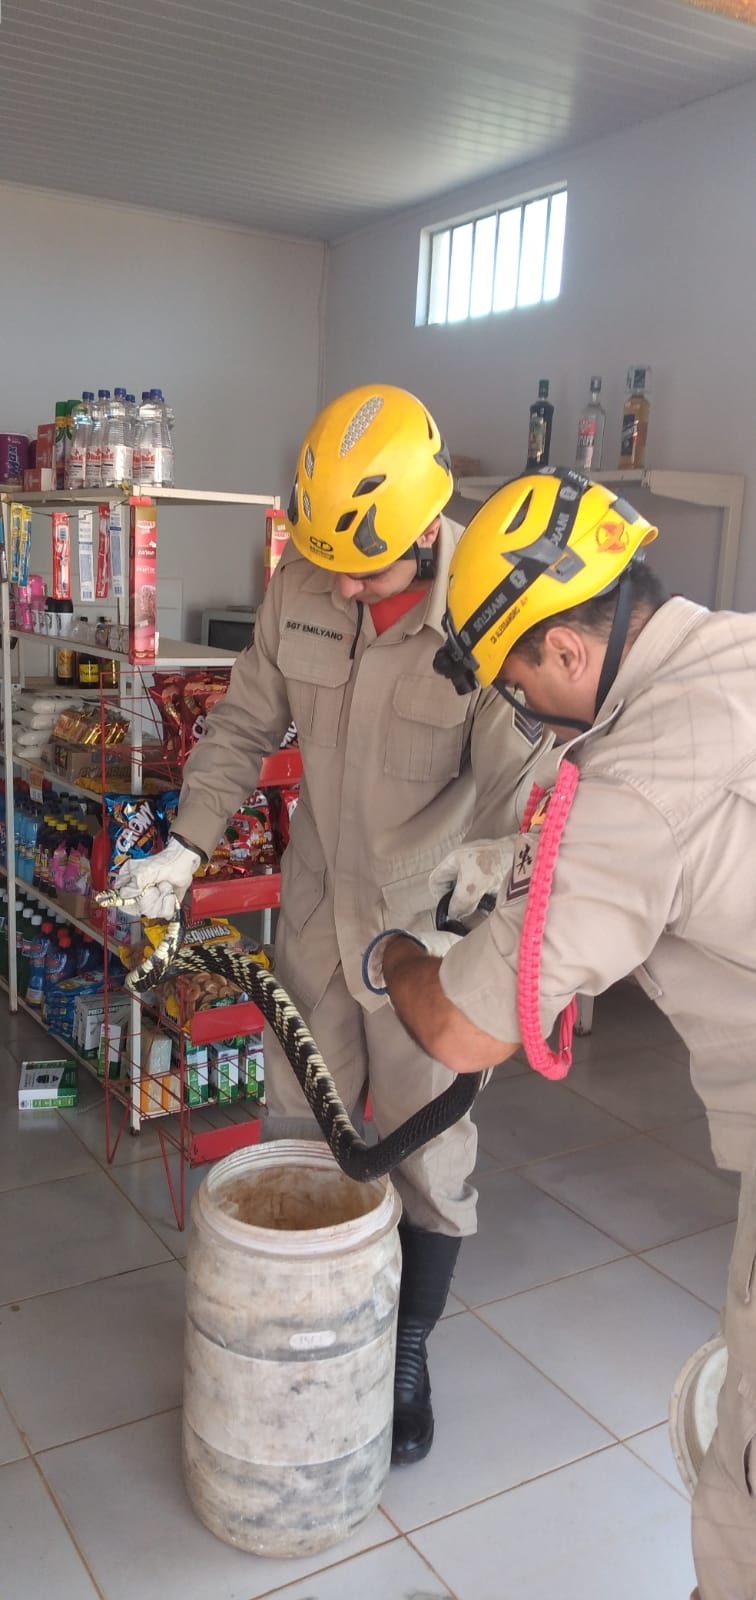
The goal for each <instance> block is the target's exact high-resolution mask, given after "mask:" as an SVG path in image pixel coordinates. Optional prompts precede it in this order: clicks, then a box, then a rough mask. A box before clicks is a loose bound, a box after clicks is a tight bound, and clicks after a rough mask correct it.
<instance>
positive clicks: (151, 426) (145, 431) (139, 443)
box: [134, 389, 173, 487]
mask: <svg viewBox="0 0 756 1600" xmlns="http://www.w3.org/2000/svg"><path fill="white" fill-rule="evenodd" d="M134 455H135V458H136V461H137V463H138V468H139V478H138V480H137V469H136V467H135V469H134V481H135V482H136V481H139V482H140V483H142V484H144V486H145V487H158V486H161V485H162V486H164V487H171V485H172V484H173V444H172V442H171V432H170V428H169V426H168V418H167V415H166V408H165V401H164V399H163V395H162V391H161V390H160V389H151V390H150V391H149V393H147V392H146V391H145V393H144V394H143V396H142V404H141V406H140V407H139V424H138V427H137V438H136V444H135V447H134Z"/></svg>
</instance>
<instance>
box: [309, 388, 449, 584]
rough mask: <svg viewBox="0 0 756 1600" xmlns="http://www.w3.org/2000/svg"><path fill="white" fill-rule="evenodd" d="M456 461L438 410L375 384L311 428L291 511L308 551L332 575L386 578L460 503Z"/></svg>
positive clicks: (330, 409) (353, 392) (330, 408)
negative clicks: (450, 504)
mask: <svg viewBox="0 0 756 1600" xmlns="http://www.w3.org/2000/svg"><path fill="white" fill-rule="evenodd" d="M453 489H454V481H453V478H452V469H451V458H450V455H449V451H448V449H447V447H446V445H445V444H444V441H443V439H442V438H441V435H440V433H439V431H438V428H437V426H436V423H435V422H434V420H433V418H432V416H431V414H430V412H429V411H427V410H426V408H425V406H424V405H423V404H422V401H420V400H418V399H416V397H415V395H413V394H409V393H408V392H407V390H406V389H397V388H393V387H392V386H391V385H388V384H365V385H363V386H362V387H361V388H359V389H350V390H349V391H348V392H347V393H346V394H342V395H340V396H339V397H338V399H336V400H332V401H331V402H330V404H329V405H327V406H326V407H325V408H324V410H323V411H321V412H320V414H319V415H318V416H317V417H316V418H315V421H314V422H313V424H312V426H311V427H310V428H309V429H308V432H307V434H306V435H305V439H304V441H303V444H302V448H301V450H300V452H299V460H298V463H297V473H296V478H295V480H294V487H293V489H292V492H291V499H290V501H289V505H288V510H287V513H286V515H287V523H288V529H289V534H290V537H291V539H292V541H293V543H294V544H295V546H296V548H297V550H298V551H299V552H300V555H303V556H306V557H307V559H308V561H312V562H314V563H315V565H316V566H317V567H324V568H325V569H326V570H327V571H329V572H347V573H351V574H353V575H355V576H357V575H358V574H362V573H365V574H369V573H375V572H380V571H381V570H382V569H383V568H384V567H389V566H391V565H392V563H393V562H394V561H399V560H400V559H401V558H402V557H403V556H407V555H410V554H415V553H416V551H415V542H416V540H417V539H419V538H420V535H421V534H422V533H424V532H425V530H426V528H428V527H429V526H430V524H431V523H432V522H433V520H434V518H435V517H437V516H438V513H439V512H440V511H442V510H443V508H444V506H445V505H446V504H447V501H448V500H449V499H450V498H451V495H452V492H453Z"/></svg>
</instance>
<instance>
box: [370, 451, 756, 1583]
mask: <svg viewBox="0 0 756 1600" xmlns="http://www.w3.org/2000/svg"><path fill="white" fill-rule="evenodd" d="M656 532H657V530H656V529H655V528H652V527H651V526H649V524H648V523H646V522H644V520H643V518H642V517H639V516H638V514H637V513H636V512H635V511H634V510H633V509H632V508H631V507H630V506H628V505H627V504H626V503H625V502H624V501H622V500H618V499H616V498H615V496H614V495H613V494H611V492H610V491H609V490H607V489H605V488H603V487H602V486H600V485H598V484H591V483H590V482H589V481H588V480H587V479H584V478H582V477H581V476H580V475H579V474H577V473H575V472H560V471H548V470H546V471H544V472H543V473H539V474H534V475H533V476H530V477H523V478H519V479H515V480H514V482H512V483H509V484H506V485H505V486H504V487H503V488H502V489H501V490H500V491H499V492H498V493H496V494H495V495H493V497H492V498H491V500H490V501H489V502H488V503H487V504H486V505H485V506H483V507H482V509H481V510H480V512H478V513H477V515H476V516H475V517H474V518H473V520H472V522H471V523H470V526H469V527H468V529H467V531H466V533H465V534H464V535H463V537H462V539H461V540H460V542H459V544H458V546H457V548H456V551H455V553H454V556H453V558H452V562H451V566H450V570H449V594H448V609H447V615H446V630H447V643H446V645H445V646H444V647H443V649H442V651H441V652H440V653H439V657H438V659H437V670H439V671H440V672H441V673H442V674H443V675H444V676H445V677H446V678H447V680H448V679H451V680H452V681H453V682H455V684H456V686H457V688H458V690H459V692H460V693H461V694H465V693H468V692H473V691H475V690H476V689H479V688H480V687H481V686H486V685H494V686H495V687H496V688H497V689H498V690H500V691H501V693H502V695H503V696H505V697H507V698H510V697H512V696H514V697H515V698H517V697H518V696H520V695H522V694H523V692H524V696H525V699H526V701H527V704H528V707H529V709H530V711H531V713H532V714H534V715H536V716H538V717H540V718H542V719H543V721H544V722H546V723H548V724H550V725H551V726H552V727H554V728H555V729H556V730H557V731H558V733H559V735H560V737H561V739H562V740H563V741H566V742H563V743H562V744H561V745H560V746H559V747H558V748H557V749H555V750H554V751H552V752H551V753H550V754H546V755H545V756H544V757H543V758H542V760H541V761H540V762H539V764H538V770H537V777H538V783H539V787H538V789H537V790H536V791H535V792H534V794H533V797H532V803H531V804H530V805H529V807H528V814H527V817H526V831H524V832H523V836H522V841H521V843H520V844H519V845H518V847H517V848H516V850H515V857H514V861H513V865H512V869H511V872H510V874H509V876H508V878H507V879H506V881H505V882H504V883H503V884H502V886H501V888H500V889H499V884H498V883H497V884H495V885H494V887H495V888H496V889H499V892H498V898H497V900H496V904H495V907H494V909H493V911H492V913H491V916H490V918H489V919H488V920H487V921H486V922H485V923H483V924H480V925H478V926H476V927H475V928H474V929H473V931H472V932H470V934H469V935H468V937H467V938H466V939H462V940H460V941H459V942H458V943H457V944H456V945H455V946H454V948H453V949H452V950H451V951H450V952H449V953H448V954H447V955H446V956H445V957H444V958H443V960H439V959H437V958H434V957H433V956H432V955H429V954H426V953H425V952H424V951H423V950H422V948H421V947H420V945H419V944H418V943H416V942H414V941H412V940H409V939H406V938H402V937H396V936H394V937H393V938H389V937H387V936H386V937H384V939H383V941H377V942H376V943H375V944H374V946H373V948H372V950H371V951H369V952H368V956H367V959H366V977H367V981H368V983H369V984H370V986H371V987H372V988H373V989H374V990H375V991H376V992H384V993H386V992H388V994H389V996H390V998H391V1001H392V1002H393V1005H394V1007H395V1009H396V1011H397V1013H398V1015H399V1017H400V1018H401V1019H402V1020H403V1022H404V1024H405V1026H406V1027H407V1028H408V1030H409V1031H410V1032H411V1034H412V1036H413V1037H414V1038H415V1039H416V1040H417V1041H418V1042H419V1043H420V1044H421V1045H422V1046H423V1047H424V1048H425V1049H426V1050H428V1051H429V1052H430V1053H431V1054H433V1055H434V1057H436V1058H438V1059H439V1060H441V1061H445V1062H446V1064H447V1066H448V1067H451V1068H453V1069H454V1070H456V1071H460V1070H462V1071H480V1070H482V1069H483V1068H485V1067H489V1066H493V1064H494V1063H495V1062H499V1061H501V1060H504V1059H506V1057H507V1056H509V1055H510V1054H511V1053H512V1052H513V1051H514V1050H515V1049H516V1048H517V1046H518V1045H519V1044H520V1043H522V1044H524V1046H525V1049H526V1051H527V1054H528V1057H529V1060H530V1063H531V1065H532V1066H534V1067H535V1068H536V1069H537V1070H538V1071H540V1072H542V1073H543V1074H545V1075H546V1076H547V1077H550V1078H557V1077H563V1076H564V1075H565V1074H566V1072H567V1071H568V1069H569V1065H570V1060H571V1057H570V1038H569V1035H570V1032H571V1023H570V1018H571V1014H572V1012H573V1011H574V999H573V997H574V996H575V994H576V993H587V994H591V995H595V994H599V993H601V992H602V991H603V990H605V989H607V988H608V987H609V986H610V984H612V983H614V982H615V981H616V980H618V979H619V978H622V977H625V976H626V975H627V974H629V973H630V972H635V973H636V975H637V977H638V980H639V982H640V984H641V986H642V987H643V988H644V990H645V991H646V992H647V993H648V994H649V995H650V996H651V998H652V999H653V1000H654V1001H655V1002H656V1004H657V1005H658V1006H659V1007H660V1009H661V1010H662V1011H663V1012H665V1014H666V1015H667V1016H668V1017H669V1019H670V1020H671V1022H672V1023H673V1024H674V1026H675V1028H676V1029H677V1031H678V1032H679V1033H680V1035H681V1036H682V1038H683V1039H684V1041H685V1043H686V1044H687V1046H688V1048H689V1050H690V1052H691V1071H692V1075H693V1080H694V1083H695V1087H696V1090H697V1092H698V1094H699V1095H700V1096H701V1098H702V1100H703V1101H704V1104H705V1106H706V1110H707V1113H708V1118H709V1129H710V1133H711V1138H712V1145H713V1149H714V1154H715V1157H716V1160H717V1162H718V1163H719V1165H720V1166H722V1167H725V1168H728V1169H731V1170H734V1171H738V1172H740V1173H741V1174H742V1184H741V1202H740V1215H739V1222H738V1230H737V1235H736V1240H735V1245H734V1251H733V1258H732V1265H731V1270H730V1278H729V1288H728V1299H727V1306H726V1311H725V1322H724V1329H725V1336H726V1340H727V1345H728V1357H729V1359H728V1370H727V1377H726V1380H725V1383H724V1387H723V1390H722V1394H721V1397H720V1403H719V1420H718V1427H717V1432H716V1434H715V1437H714V1439H713V1442H712V1444H711V1447H710V1449H709V1451H708V1454H707V1455H706V1458H705V1460H704V1463H703V1466H702V1469H701V1473H700V1477H699V1481H698V1486H697V1490H696V1494H695V1497H694V1502H693V1546H694V1557H695V1562H696V1572H697V1577H698V1582H699V1591H700V1600H753V1596H754V1594H755V1593H756V1589H755V1588H754V1584H755V1583H756V1070H755V1068H754V1042H753V1041H754V1029H755V1027H756V921H755V918H754V898H755V896H754V881H753V879H754V862H755V861H756V693H755V692H754V684H755V683H756V618H754V617H753V616H748V615H740V614H736V613H726V612H709V611H707V610H706V609H705V608H704V607H702V606H698V605H694V604H693V603H692V602H690V601H688V600H685V599H682V598H680V597H678V598H675V599H671V600H670V599H667V598H666V596H665V594H664V591H663V589H662V587H661V585H660V584H659V582H658V581H657V579H656V578H655V577H654V575H653V573H651V572H650V571H649V569H648V568H647V567H646V566H645V562H644V554H645V550H644V547H645V546H646V545H647V544H648V543H649V542H650V541H651V540H652V539H654V538H655V537H656ZM578 780H579V781H578ZM528 829H529V831H528ZM460 856H462V857H464V851H463V852H456V857H457V860H459V857H460ZM488 858H490V850H489V852H488ZM481 860H483V852H481V851H480V850H479V849H478V850H477V851H476V849H475V847H473V849H472V852H471V853H470V854H469V859H468V860H467V864H466V867H465V869H464V872H463V874H461V876H463V877H464V879H465V882H466V884H467V896H468V902H469V903H468V905H467V906H466V907H462V909H463V910H464V909H467V910H471V909H474V907H475V905H476V904H477V901H478V899H479V897H480V894H481V893H482V891H483V889H484V888H485V887H486V882H485V872H483V873H482V874H481V873H480V872H478V873H477V875H476V863H477V865H479V864H480V861H481ZM744 875H745V876H744ZM560 1013H561V1015H562V1025H561V1032H560V1041H559V1049H558V1050H556V1051H555V1050H552V1049H550V1048H549V1046H548V1045H547V1044H546V1042H545V1039H544V1037H543V1035H544V1033H545V1034H546V1035H548V1034H550V1033H551V1031H552V1029H553V1027H554V1025H555V1023H556V1020H557V1018H558V1017H559V1015H560Z"/></svg>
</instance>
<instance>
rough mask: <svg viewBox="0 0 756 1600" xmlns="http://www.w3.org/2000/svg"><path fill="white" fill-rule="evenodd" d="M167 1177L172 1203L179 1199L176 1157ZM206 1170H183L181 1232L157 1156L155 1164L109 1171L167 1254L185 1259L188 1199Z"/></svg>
mask: <svg viewBox="0 0 756 1600" xmlns="http://www.w3.org/2000/svg"><path fill="white" fill-rule="evenodd" d="M169 1160H170V1164H171V1176H172V1178H173V1184H174V1189H175V1193H176V1199H177V1200H178V1197H179V1176H180V1166H179V1158H178V1154H175V1155H171V1156H170V1157H169ZM208 1170H209V1169H208V1168H207V1167H186V1166H185V1168H184V1184H185V1222H186V1225H185V1227H184V1229H183V1232H182V1231H181V1230H180V1229H179V1227H178V1224H177V1222H176V1216H175V1213H174V1210H173V1204H172V1202H171V1195H170V1190H169V1188H168V1179H167V1177H166V1175H165V1166H164V1165H163V1160H162V1157H161V1156H158V1159H157V1160H156V1161H134V1162H132V1163H131V1164H130V1165H129V1166H122V1167H116V1168H114V1169H113V1178H114V1181H115V1182H116V1183H117V1184H118V1187H119V1189H122V1190H123V1193H124V1194H125V1195H128V1198H129V1199H130V1200H131V1202H132V1205H135V1206H136V1208H137V1211H138V1212H139V1213H140V1215H141V1216H143V1217H144V1219H145V1221H146V1222H149V1224H150V1227H151V1228H154V1229H155V1232H156V1233H157V1234H159V1235H160V1238H161V1239H162V1240H163V1242H164V1244H166V1245H167V1246H168V1248H169V1250H172V1251H173V1254H174V1255H176V1256H185V1255H186V1253H187V1251H188V1249H189V1235H190V1233H191V1219H190V1213H191V1200H192V1195H193V1194H194V1193H195V1192H196V1190H197V1189H199V1186H200V1184H201V1182H202V1179H203V1178H204V1176H205V1174H206V1173H207V1172H208Z"/></svg>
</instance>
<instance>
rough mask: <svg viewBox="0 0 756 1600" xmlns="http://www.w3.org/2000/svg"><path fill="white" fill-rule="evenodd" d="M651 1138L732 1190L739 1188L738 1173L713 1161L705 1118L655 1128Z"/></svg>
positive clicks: (695, 1118) (694, 1118)
mask: <svg viewBox="0 0 756 1600" xmlns="http://www.w3.org/2000/svg"><path fill="white" fill-rule="evenodd" d="M653 1137H654V1138H655V1139H656V1141H657V1143H658V1144H663V1145H665V1146H666V1148H667V1149H668V1150H676V1151H677V1154H678V1155H680V1156H686V1157H687V1159H688V1161H695V1162H697V1163H698V1165H699V1166H701V1167H706V1168H707V1170H708V1171H709V1172H716V1174H717V1177H719V1178H721V1179H722V1180H723V1182H724V1183H729V1184H731V1185H732V1187H733V1188H734V1189H739V1188H740V1173H739V1172H728V1171H726V1170H725V1168H723V1167H718V1166H717V1164H716V1161H715V1160H714V1152H713V1150H712V1148H711V1135H710V1133H709V1123H708V1119H707V1118H706V1117H693V1118H691V1120H690V1121H688V1122H681V1123H680V1124H679V1126H678V1127H675V1126H672V1127H669V1128H657V1129H655V1130H654V1135H653Z"/></svg>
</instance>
